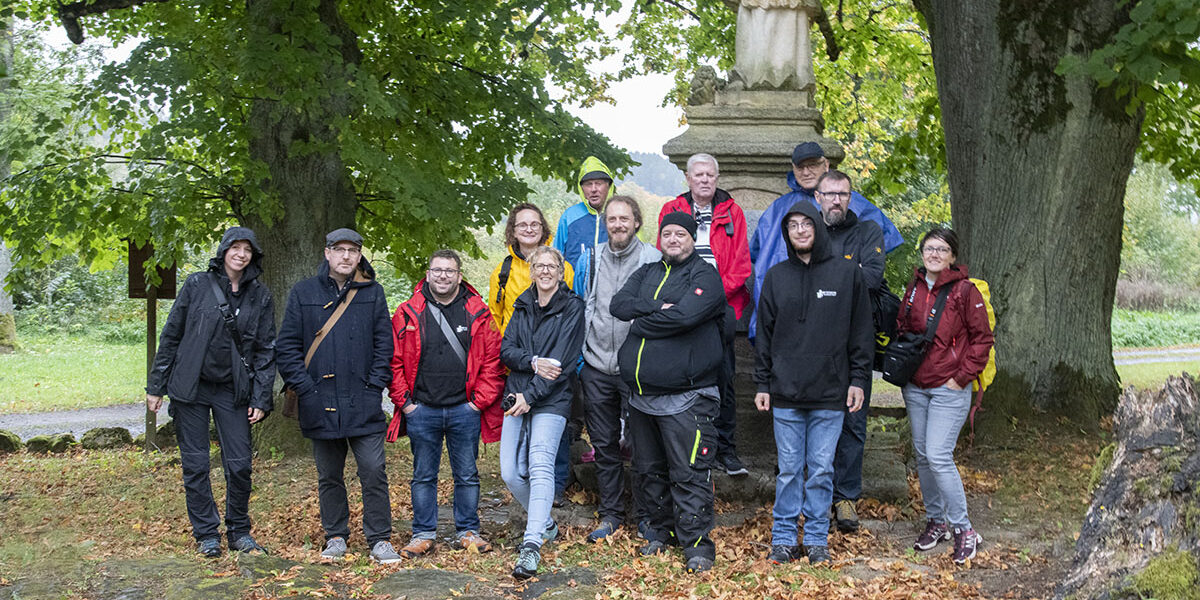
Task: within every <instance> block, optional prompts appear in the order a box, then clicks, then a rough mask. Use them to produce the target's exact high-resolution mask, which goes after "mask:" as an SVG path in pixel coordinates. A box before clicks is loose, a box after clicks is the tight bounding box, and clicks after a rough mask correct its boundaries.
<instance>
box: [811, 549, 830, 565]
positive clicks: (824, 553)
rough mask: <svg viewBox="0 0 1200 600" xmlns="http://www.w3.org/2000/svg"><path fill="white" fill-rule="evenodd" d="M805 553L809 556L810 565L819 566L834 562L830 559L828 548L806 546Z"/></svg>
mask: <svg viewBox="0 0 1200 600" xmlns="http://www.w3.org/2000/svg"><path fill="white" fill-rule="evenodd" d="M805 552H806V553H807V554H808V564H810V565H819V564H821V563H827V562H831V560H832V559H830V558H829V548H828V547H826V546H806V547H805Z"/></svg>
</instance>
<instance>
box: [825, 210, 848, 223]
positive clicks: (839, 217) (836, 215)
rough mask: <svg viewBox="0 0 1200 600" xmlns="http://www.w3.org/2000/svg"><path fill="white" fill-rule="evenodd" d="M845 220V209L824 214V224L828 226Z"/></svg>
mask: <svg viewBox="0 0 1200 600" xmlns="http://www.w3.org/2000/svg"><path fill="white" fill-rule="evenodd" d="M845 220H846V211H845V210H843V211H841V212H830V213H829V214H827V215H825V224H826V225H828V226H830V227H835V226H837V225H841V224H842V222H844V221H845Z"/></svg>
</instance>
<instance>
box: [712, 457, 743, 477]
mask: <svg viewBox="0 0 1200 600" xmlns="http://www.w3.org/2000/svg"><path fill="white" fill-rule="evenodd" d="M717 462H718V463H720V464H721V466H722V467H724V468H725V474H726V475H729V476H730V477H738V476H741V475H749V474H750V471H748V470H746V465H744V464H742V460H741V459H740V458H738V457H737V455H736V454H732V453H730V454H725V455H723V456H720V457H719V458H717Z"/></svg>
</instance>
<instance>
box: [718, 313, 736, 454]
mask: <svg viewBox="0 0 1200 600" xmlns="http://www.w3.org/2000/svg"><path fill="white" fill-rule="evenodd" d="M736 324H737V320H736V319H734V318H733V308H731V307H729V306H726V307H725V320H724V322H723V324H722V327H723V330H722V331H721V342H722V343H723V344H724V348H723V353H724V354H723V356H722V361H721V371H720V372H719V373H717V389H718V390H720V391H721V408H720V411H719V412H718V413H717V419H716V426H717V436H718V439H719V441H720V443H719V444H718V445H717V454H718V455H720V456H725V455H728V454H736V453H737V446H736V445H735V444H734V441H733V433H734V430H735V429H736V428H737V397H736V395H735V394H734V391H733V379H734V375H735V371H736V367H737V357H736V356H735V355H734V353H733V339H734V327H735V326H736Z"/></svg>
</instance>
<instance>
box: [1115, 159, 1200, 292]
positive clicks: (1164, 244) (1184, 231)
mask: <svg viewBox="0 0 1200 600" xmlns="http://www.w3.org/2000/svg"><path fill="white" fill-rule="evenodd" d="M1194 198H1195V195H1194V194H1193V193H1192V190H1191V189H1189V188H1185V187H1183V186H1181V185H1180V184H1179V183H1178V182H1177V181H1176V180H1175V178H1174V177H1173V176H1172V174H1171V173H1170V171H1168V169H1167V167H1164V166H1162V165H1159V164H1155V163H1139V164H1138V165H1137V166H1136V167H1135V168H1134V170H1133V174H1132V175H1131V176H1130V178H1129V185H1128V188H1127V189H1126V192H1125V227H1124V230H1123V232H1122V245H1121V274H1122V276H1124V277H1126V278H1130V279H1146V280H1151V281H1158V282H1171V283H1177V284H1183V285H1185V286H1191V287H1200V262H1198V261H1196V257H1197V256H1200V225H1198V224H1197V223H1196V222H1195V221H1194V217H1195V213H1193V212H1192V210H1191V209H1190V207H1189V203H1190V201H1191V200H1194Z"/></svg>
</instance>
